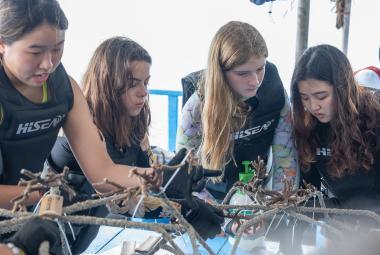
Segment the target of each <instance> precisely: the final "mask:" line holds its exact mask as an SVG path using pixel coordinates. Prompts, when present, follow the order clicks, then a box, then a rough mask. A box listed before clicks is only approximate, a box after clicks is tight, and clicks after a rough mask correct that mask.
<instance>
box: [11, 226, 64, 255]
mask: <svg viewBox="0 0 380 255" xmlns="http://www.w3.org/2000/svg"><path fill="white" fill-rule="evenodd" d="M60 240H61V239H60V235H59V228H58V226H57V224H56V223H55V222H52V221H50V220H43V219H41V218H35V219H32V220H30V221H28V222H27V223H26V224H25V225H23V226H22V228H21V229H20V230H19V231H17V232H16V234H14V235H13V236H12V237H11V238H10V239H9V240H8V242H11V243H13V244H14V245H15V246H16V247H18V248H20V249H22V250H23V251H24V252H25V253H26V254H27V255H34V254H38V250H39V248H40V245H41V243H42V242H43V241H48V242H49V246H50V247H51V248H52V247H54V246H57V245H58V244H59V242H60Z"/></svg>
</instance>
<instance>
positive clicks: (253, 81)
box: [248, 72, 260, 86]
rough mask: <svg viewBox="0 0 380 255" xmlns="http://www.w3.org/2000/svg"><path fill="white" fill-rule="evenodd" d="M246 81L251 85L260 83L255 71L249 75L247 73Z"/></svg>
mask: <svg viewBox="0 0 380 255" xmlns="http://www.w3.org/2000/svg"><path fill="white" fill-rule="evenodd" d="M248 83H249V85H251V86H257V85H259V84H260V81H259V77H258V75H257V73H256V72H252V73H251V75H249V80H248Z"/></svg>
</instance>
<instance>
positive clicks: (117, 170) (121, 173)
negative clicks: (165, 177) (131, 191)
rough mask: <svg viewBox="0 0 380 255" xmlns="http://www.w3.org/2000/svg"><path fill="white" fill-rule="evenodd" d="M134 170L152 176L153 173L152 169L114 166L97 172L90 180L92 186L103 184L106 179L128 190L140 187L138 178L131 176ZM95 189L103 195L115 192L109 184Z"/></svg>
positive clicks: (97, 186)
mask: <svg viewBox="0 0 380 255" xmlns="http://www.w3.org/2000/svg"><path fill="white" fill-rule="evenodd" d="M132 169H137V171H138V172H139V173H147V174H150V173H152V172H153V169H152V168H140V167H137V168H136V167H132V166H126V165H116V164H112V165H110V166H109V167H107V168H104V169H103V170H102V171H95V172H96V173H92V174H91V177H88V179H89V181H90V182H91V184H95V183H101V182H103V180H104V179H105V178H106V179H107V180H109V181H111V182H114V183H117V184H119V185H121V186H123V187H126V188H134V187H138V186H139V185H140V181H139V178H138V177H137V176H135V175H131V174H130V173H131V171H132ZM94 188H95V189H96V190H97V191H98V192H101V193H105V192H110V191H113V190H115V187H114V186H112V185H107V184H102V185H96V186H94Z"/></svg>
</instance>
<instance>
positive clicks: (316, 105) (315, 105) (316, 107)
mask: <svg viewBox="0 0 380 255" xmlns="http://www.w3.org/2000/svg"><path fill="white" fill-rule="evenodd" d="M310 109H311V111H313V112H315V111H318V110H319V109H321V105H320V104H319V102H318V101H317V100H312V99H311V100H310Z"/></svg>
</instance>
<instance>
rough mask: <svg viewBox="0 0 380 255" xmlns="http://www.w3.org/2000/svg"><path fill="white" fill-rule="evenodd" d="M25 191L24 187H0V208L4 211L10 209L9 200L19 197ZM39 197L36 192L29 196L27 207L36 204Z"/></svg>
mask: <svg viewBox="0 0 380 255" xmlns="http://www.w3.org/2000/svg"><path fill="white" fill-rule="evenodd" d="M24 190H25V187H19V186H16V185H0V194H1V196H0V207H1V208H4V209H11V208H12V206H13V205H12V203H11V200H12V199H13V198H16V197H17V196H19V195H21V194H22V193H23V192H24ZM39 198H40V195H39V193H38V192H37V191H35V192H32V193H30V194H29V197H28V200H27V205H33V204H35V203H37V202H38V200H39Z"/></svg>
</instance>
